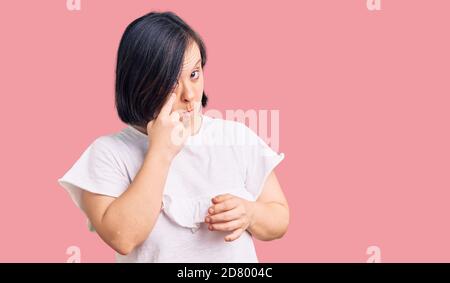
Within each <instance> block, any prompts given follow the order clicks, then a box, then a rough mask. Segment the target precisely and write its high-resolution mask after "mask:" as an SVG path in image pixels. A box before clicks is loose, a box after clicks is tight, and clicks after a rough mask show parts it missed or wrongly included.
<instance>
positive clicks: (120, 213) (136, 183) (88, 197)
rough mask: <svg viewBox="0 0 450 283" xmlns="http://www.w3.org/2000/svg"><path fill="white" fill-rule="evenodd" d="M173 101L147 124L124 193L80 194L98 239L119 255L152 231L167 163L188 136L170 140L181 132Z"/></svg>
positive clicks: (160, 198)
mask: <svg viewBox="0 0 450 283" xmlns="http://www.w3.org/2000/svg"><path fill="white" fill-rule="evenodd" d="M174 100H175V96H171V97H170V98H169V99H168V101H167V102H166V103H165V104H164V106H163V107H162V109H161V111H160V113H159V115H158V117H157V118H156V119H155V120H154V121H153V120H152V121H150V122H149V123H148V125H147V132H148V133H149V134H150V135H151V137H152V140H151V143H149V148H148V151H147V154H146V156H145V158H144V162H143V164H142V166H141V168H140V170H139V172H138V173H137V174H136V176H135V178H134V180H133V181H132V183H131V184H130V186H129V187H128V188H127V190H126V191H125V192H124V193H123V194H121V195H120V196H119V197H117V198H114V197H109V196H104V195H100V194H94V193H90V192H87V191H83V194H82V209H83V210H84V211H85V213H86V215H87V217H88V218H89V220H90V221H91V223H92V225H93V226H94V228H95V230H96V231H97V233H98V234H99V236H100V237H101V238H102V240H103V241H104V242H106V243H107V244H108V245H109V246H111V247H112V248H113V249H114V250H116V251H117V252H118V253H120V254H122V255H126V254H128V253H130V252H131V251H132V250H133V249H134V248H135V247H136V246H138V245H140V244H141V243H142V242H143V241H145V239H146V238H147V237H148V235H149V234H150V232H151V230H152V229H153V226H154V225H155V223H156V220H157V219H158V216H159V213H160V211H161V204H162V194H163V191H164V186H165V182H166V178H167V174H168V171H169V168H170V164H171V162H172V159H173V158H174V157H175V156H176V154H178V152H179V151H180V150H181V148H182V147H183V144H184V141H185V140H186V138H187V136H188V135H184V140H182V141H181V142H179V141H177V142H176V143H175V142H174V141H173V140H172V134H173V133H174V131H180V130H181V131H183V130H185V128H183V123H182V122H181V121H180V116H179V114H178V113H177V112H172V106H173V103H174ZM180 126H181V127H180Z"/></svg>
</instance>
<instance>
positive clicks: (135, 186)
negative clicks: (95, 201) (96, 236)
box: [101, 153, 170, 253]
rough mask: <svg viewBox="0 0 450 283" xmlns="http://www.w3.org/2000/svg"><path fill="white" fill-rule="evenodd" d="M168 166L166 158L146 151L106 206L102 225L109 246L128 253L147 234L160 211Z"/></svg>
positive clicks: (168, 162)
mask: <svg viewBox="0 0 450 283" xmlns="http://www.w3.org/2000/svg"><path fill="white" fill-rule="evenodd" d="M169 166H170V161H169V160H165V159H163V158H160V157H159V156H158V155H157V154H154V155H152V154H151V153H150V154H147V155H146V157H145V159H144V162H143V164H142V166H141V168H140V170H139V172H138V173H137V174H136V176H135V178H134V180H133V182H132V183H131V184H130V186H129V187H128V189H127V190H126V191H125V192H124V193H123V194H122V195H121V196H120V197H118V198H117V199H116V200H114V201H113V202H112V203H111V204H110V206H109V207H108V208H107V210H106V211H105V213H104V215H103V217H102V220H101V222H102V224H101V226H102V227H107V230H108V231H106V233H107V234H109V235H108V240H109V242H110V244H111V245H112V246H116V247H120V248H121V249H122V250H124V251H125V253H127V252H129V251H131V250H132V249H133V248H134V247H135V246H136V245H138V244H140V243H142V242H143V241H144V240H145V239H146V238H147V237H148V235H149V233H150V232H151V230H152V229H153V226H154V224H155V222H156V220H157V218H158V216H159V213H160V211H161V202H162V194H163V191H164V185H165V181H166V178H167V174H168V170H169Z"/></svg>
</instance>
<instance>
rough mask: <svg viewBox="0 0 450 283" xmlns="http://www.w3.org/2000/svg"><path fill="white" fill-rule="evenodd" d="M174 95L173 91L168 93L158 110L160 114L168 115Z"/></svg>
mask: <svg viewBox="0 0 450 283" xmlns="http://www.w3.org/2000/svg"><path fill="white" fill-rule="evenodd" d="M175 97H176V95H175V93H171V94H170V96H169V98H168V99H167V101H166V103H164V105H163V107H162V108H161V111H160V112H159V115H162V116H169V115H170V113H171V112H172V106H173V103H174V102H175ZM159 115H158V116H159Z"/></svg>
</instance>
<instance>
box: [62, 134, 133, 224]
mask: <svg viewBox="0 0 450 283" xmlns="http://www.w3.org/2000/svg"><path fill="white" fill-rule="evenodd" d="M122 171H123V170H121V167H120V160H119V159H118V158H117V156H115V154H114V152H113V149H111V146H110V145H109V144H108V143H106V142H104V141H103V140H102V139H101V138H98V139H96V140H95V141H94V142H93V143H92V144H91V145H89V147H88V148H87V149H86V150H85V151H84V152H83V154H82V155H81V157H80V158H79V159H78V160H77V161H76V162H75V163H74V164H73V166H72V167H71V168H70V169H69V170H68V171H67V172H66V173H65V174H64V176H62V177H61V178H59V179H58V183H59V184H60V185H61V186H62V187H63V188H64V189H65V190H66V191H67V192H68V193H69V196H70V198H71V199H72V201H73V202H74V203H75V205H76V206H77V207H79V208H80V209H81V193H82V190H86V191H89V192H92V193H97V194H102V195H106V196H111V197H118V196H120V195H121V194H122V193H123V192H124V191H125V190H126V189H127V188H128V186H129V183H130V182H129V179H128V177H127V175H126V174H125V172H122ZM88 225H89V228H90V230H91V231H92V230H93V227H92V225H91V224H90V223H89V221H88Z"/></svg>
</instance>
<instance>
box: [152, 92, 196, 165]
mask: <svg viewBox="0 0 450 283" xmlns="http://www.w3.org/2000/svg"><path fill="white" fill-rule="evenodd" d="M175 99H176V94H175V93H172V94H171V95H170V96H169V98H168V99H167V101H166V102H165V103H164V105H163V107H162V108H161V111H160V112H159V114H158V116H157V117H156V118H155V119H153V120H151V121H150V122H148V124H147V133H148V138H149V148H148V151H147V153H149V152H151V154H158V155H162V156H161V157H163V158H165V159H167V160H168V161H172V159H173V158H174V157H175V156H176V155H177V154H178V152H180V150H181V149H182V148H183V145H184V143H185V141H186V139H187V138H188V136H189V135H190V131H189V128H190V127H189V121H188V119H187V118H186V117H182V118H183V119H181V120H180V114H179V113H178V112H176V111H173V112H172V107H173V104H174V102H175Z"/></svg>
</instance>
